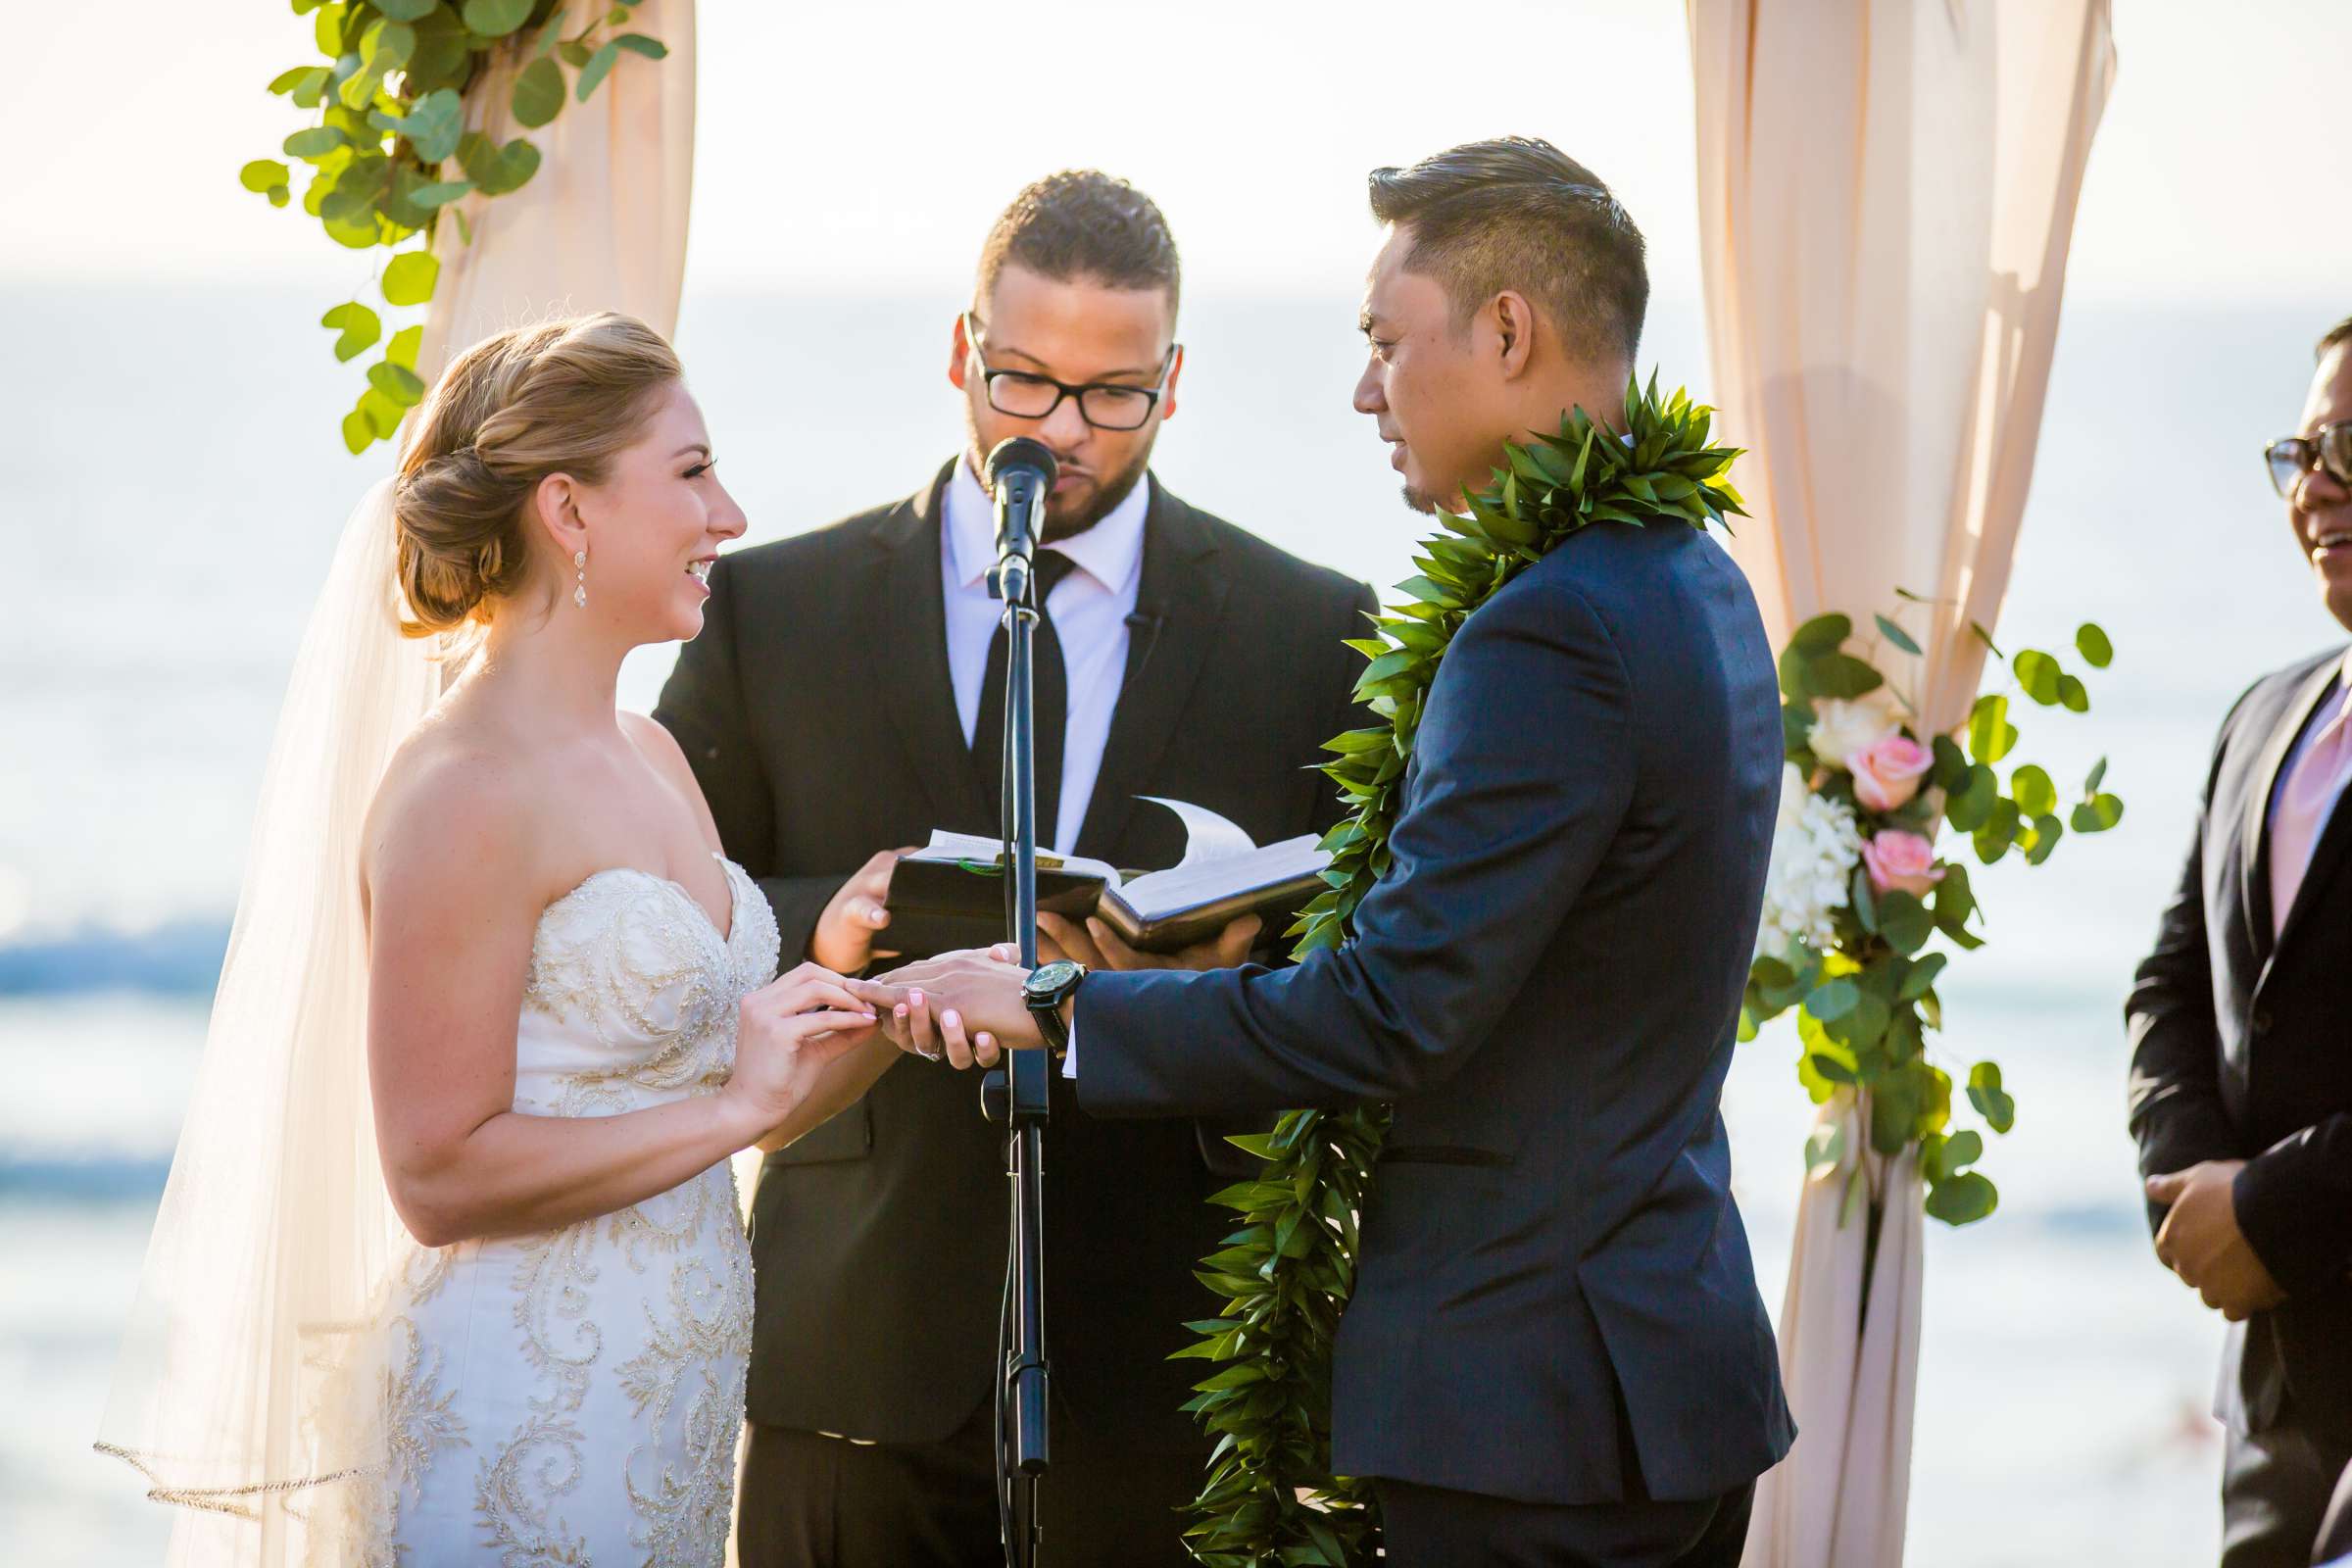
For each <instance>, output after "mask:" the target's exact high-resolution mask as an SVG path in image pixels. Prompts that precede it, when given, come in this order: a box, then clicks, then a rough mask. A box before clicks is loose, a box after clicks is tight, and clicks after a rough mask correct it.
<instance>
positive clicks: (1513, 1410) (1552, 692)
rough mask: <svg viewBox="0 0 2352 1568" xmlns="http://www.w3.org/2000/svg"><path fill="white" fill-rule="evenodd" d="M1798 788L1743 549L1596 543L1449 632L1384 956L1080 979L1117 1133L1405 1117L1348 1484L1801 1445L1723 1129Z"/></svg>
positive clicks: (1352, 1336)
mask: <svg viewBox="0 0 2352 1568" xmlns="http://www.w3.org/2000/svg"><path fill="white" fill-rule="evenodd" d="M1781 768H1782V739H1781V720H1780V713H1779V698H1778V694H1777V691H1776V688H1775V682H1774V677H1773V662H1772V657H1771V653H1770V650H1769V648H1768V647H1767V646H1766V642H1765V637H1764V629H1763V626H1762V623H1761V621H1760V620H1759V619H1758V616H1757V613H1756V606H1755V601H1754V598H1753V596H1752V595H1751V594H1750V592H1749V590H1748V586H1747V582H1746V579H1745V578H1744V577H1742V576H1741V574H1740V570H1739V568H1738V567H1737V566H1735V565H1734V564H1733V563H1732V561H1731V558H1730V557H1729V556H1727V555H1726V554H1725V553H1724V551H1723V550H1722V548H1721V547H1720V546H1719V545H1717V544H1716V543H1715V542H1714V541H1713V540H1712V539H1709V538H1707V537H1705V536H1704V535H1702V534H1700V533H1699V532H1697V531H1696V530H1694V529H1692V528H1691V527H1689V526H1688V525H1685V524H1682V523H1672V524H1669V523H1657V524H1653V525H1651V526H1648V527H1635V526H1631V525H1628V524H1622V523H1602V524H1596V525H1593V526H1590V527H1587V528H1585V529H1583V530H1580V531H1579V532H1577V533H1576V534H1573V535H1571V536H1570V537H1569V538H1568V539H1567V540H1566V541H1565V542H1563V543H1562V544H1561V545H1559V546H1558V547H1557V548H1556V549H1554V550H1553V551H1552V553H1551V554H1550V555H1548V556H1547V557H1545V558H1544V560H1543V561H1542V562H1541V563H1539V564H1536V565H1533V566H1531V567H1529V568H1528V569H1527V570H1526V571H1524V572H1522V573H1521V574H1520V576H1519V577H1518V578H1516V579H1515V580H1514V581H1512V582H1511V583H1510V584H1509V585H1508V586H1506V587H1505V588H1503V589H1502V590H1501V591H1500V592H1498V593H1497V594H1495V597H1494V598H1493V600H1491V601H1490V602H1489V603H1488V604H1487V605H1486V606H1485V607H1484V608H1482V609H1481V610H1479V611H1478V612H1477V613H1474V614H1473V615H1472V616H1471V617H1470V618H1469V620H1468V621H1467V622H1466V623H1465V624H1464V625H1463V627H1462V628H1461V630H1460V632H1459V633H1458V634H1457V635H1456V637H1455V638H1454V641H1453V643H1452V645H1451V647H1450V648H1449V650H1448V651H1447V653H1446V657H1445V661H1444V662H1443V663H1442V664H1441V665H1440V667H1439V672H1438V676H1437V680H1436V683H1435V685H1434V686H1433V688H1432V689H1431V692H1430V695H1429V701H1428V705H1427V708H1426V710H1425V711H1424V714H1423V717H1422V721H1421V725H1420V731H1419V736H1418V740H1417V742H1416V746H1415V752H1414V760H1413V764H1412V766H1411V768H1410V769H1409V770H1408V772H1407V774H1406V781H1405V791H1404V802H1403V805H1402V809H1401V812H1400V814H1399V816H1398V819H1397V824H1396V827H1395V830H1394V833H1393V835H1392V839H1391V845H1392V849H1393V852H1394V863H1393V866H1392V868H1391V870H1390V871H1389V873H1388V875H1387V876H1386V877H1385V878H1384V879H1383V880H1382V882H1381V883H1380V885H1379V886H1378V888H1376V889H1375V890H1374V891H1373V892H1372V893H1371V895H1370V896H1368V897H1367V898H1366V899H1365V900H1364V902H1363V904H1362V905H1361V906H1360V907H1358V909H1357V911H1356V930H1357V935H1356V940H1355V941H1354V942H1353V944H1352V945H1350V946H1349V947H1348V948H1347V949H1345V950H1342V951H1338V952H1325V953H1318V954H1316V955H1314V956H1311V957H1310V958H1309V959H1308V960H1307V961H1306V962H1304V963H1302V964H1300V965H1299V966H1297V967H1295V968H1289V969H1282V970H1271V969H1266V968H1262V967H1255V966H1252V967H1247V968H1241V969H1227V970H1221V971H1217V972H1214V973H1209V974H1180V973H1151V972H1142V973H1129V974H1111V973H1098V974H1095V975H1092V976H1090V977H1089V978H1088V979H1087V981H1086V983H1085V984H1084V985H1082V986H1081V987H1080V988H1079V991H1078V995H1077V1002H1076V1013H1075V1017H1076V1035H1077V1054H1078V1059H1077V1062H1076V1075H1077V1087H1078V1098H1079V1103H1080V1104H1081V1105H1082V1106H1084V1108H1085V1109H1086V1110H1088V1111H1089V1112H1091V1113H1093V1114H1097V1115H1120V1114H1130V1115H1168V1114H1178V1113H1183V1114H1195V1115H1207V1114H1213V1113H1217V1112H1228V1111H1238V1110H1274V1109H1278V1108H1281V1107H1285V1106H1295V1105H1305V1106H1325V1107H1341V1106H1347V1105H1350V1104H1354V1103H1361V1102H1366V1101H1393V1102H1395V1103H1396V1120H1395V1124H1394V1127H1393V1129H1392V1131H1391V1134H1390V1142H1389V1146H1388V1150H1387V1152H1386V1153H1385V1154H1384V1156H1383V1159H1382V1162H1381V1168H1380V1171H1379V1173H1378V1179H1377V1181H1376V1182H1375V1184H1374V1188H1373V1191H1372V1193H1371V1195H1370V1197H1369V1198H1368V1199H1367V1201H1366V1203H1365V1212H1364V1214H1363V1223H1362V1256H1361V1259H1360V1264H1359V1269H1358V1274H1357V1282H1356V1287H1355V1294H1354V1298H1353V1299H1352V1301H1351V1302H1350V1303H1349V1306H1348V1312H1347V1315H1346V1318H1345V1320H1344V1322H1343V1324H1342V1327H1341V1330H1340V1336H1339V1343H1338V1347H1337V1350H1336V1364H1335V1367H1334V1387H1333V1410H1332V1420H1333V1442H1332V1448H1333V1464H1334V1467H1335V1468H1336V1469H1337V1470H1338V1472H1339V1473H1340V1474H1342V1475H1352V1476H1380V1477H1389V1478H1393V1479H1396V1480H1401V1481H1409V1482H1415V1483H1419V1484H1422V1485H1428V1486H1439V1487H1447V1488H1452V1489H1455V1490H1459V1491H1466V1492H1475V1493H1482V1494H1486V1495H1495V1496H1501V1497H1510V1498H1517V1499H1521V1500H1525V1501H1532V1502H1552V1503H1585V1502H1599V1501H1617V1500H1622V1499H1626V1498H1629V1497H1641V1496H1643V1495H1647V1496H1651V1497H1656V1498H1660V1499H1696V1498H1703V1497H1711V1496H1714V1495H1720V1494H1722V1493H1725V1492H1728V1491H1730V1490H1732V1489H1734V1488H1736V1487H1738V1486H1740V1485H1741V1484H1743V1483H1745V1482H1747V1481H1749V1480H1751V1479H1752V1478H1754V1477H1755V1476H1756V1475H1758V1474H1759V1473H1761V1472H1762V1471H1764V1470H1766V1469H1768V1468H1770V1467H1771V1466H1772V1465H1773V1464H1774V1463H1775V1462H1777V1461H1778V1460H1779V1459H1780V1457H1781V1456H1782V1454H1784V1453H1785V1452H1787V1451H1788V1448H1789V1443H1790V1442H1791V1441H1792V1439H1793V1436H1794V1429H1793V1427H1792V1425H1791V1423H1790V1421H1789V1410H1788V1406H1787V1403H1786V1402H1785V1400H1784V1398H1783V1397H1782V1393H1781V1382H1780V1368H1779V1360H1778V1357H1777V1355H1776V1354H1775V1350H1774V1346H1773V1338H1772V1328H1771V1324H1770V1322H1769V1320H1768V1319H1767V1318H1766V1316H1765V1312H1764V1304H1763V1301H1762V1300H1761V1299H1759V1298H1758V1296H1757V1294H1756V1283H1755V1272H1754V1267H1753V1265H1752V1263H1751V1262H1750V1260H1749V1257H1748V1250H1747V1237H1746V1233H1745V1231H1744V1230H1743V1229H1742V1227H1741V1225H1740V1214H1739V1211H1738V1209H1737V1208H1736V1207H1735V1206H1734V1204H1733V1201H1732V1194H1731V1159H1730V1151H1729V1148H1728V1146H1727V1144H1726V1141H1725V1136H1724V1127H1723V1118H1722V1114H1721V1109H1720V1101H1721V1095H1722V1088H1723V1079H1724V1074H1725V1072H1726V1070H1727V1069H1728V1067H1729V1065H1730V1062H1731V1055H1732V1049H1733V1044H1734V1041H1735V1038H1736V1035H1737V1025H1738V1016H1739V1011H1740V992H1741V987H1742V986H1743V984H1744V982H1745V979H1746V974H1747V965H1748V959H1749V955H1750V951H1751V949H1752V947H1753V944H1754V942H1755V935H1756V929H1757V923H1758V919H1759V916H1760V911H1761V907H1762V900H1763V888H1764V873H1765V865H1766V861H1767V858H1768V856H1769V853H1770V847H1771V840H1772V829H1773V822H1774V817H1775V814H1776V810H1777V807H1778V802H1779V797H1780V780H1781Z"/></svg>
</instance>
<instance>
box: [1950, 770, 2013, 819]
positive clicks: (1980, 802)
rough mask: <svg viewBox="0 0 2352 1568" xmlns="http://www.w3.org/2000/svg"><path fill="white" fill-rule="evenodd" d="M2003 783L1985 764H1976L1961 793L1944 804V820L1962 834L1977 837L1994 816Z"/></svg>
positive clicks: (1960, 789)
mask: <svg viewBox="0 0 2352 1568" xmlns="http://www.w3.org/2000/svg"><path fill="white" fill-rule="evenodd" d="M2000 792H2001V781H2000V780H1999V779H1997V778H1995V777H1994V776H1993V772H1992V769H1991V768H1989V767H1986V766H1985V764H1984V763H1982V762H1977V763H1974V764H1972V765H1971V766H1970V767H1969V769H1968V772H1967V774H1966V775H1965V777H1964V778H1963V780H1962V782H1961V786H1960V788H1959V790H1958V791H1957V792H1955V793H1954V794H1952V795H1951V796H1950V797H1949V798H1948V799H1947V800H1946V801H1945V803H1944V809H1943V814H1944V820H1946V821H1948V822H1950V823H1951V824H1952V827H1953V828H1954V829H1955V830H1956V831H1958V832H1961V833H1974V832H1975V831H1976V830H1977V829H1978V828H1981V827H1983V826H1984V825H1985V822H1986V820H1987V819H1989V818H1990V817H1991V815H1992V808H1993V805H1994V803H1995V802H1996V801H1998V800H1999V799H2000Z"/></svg>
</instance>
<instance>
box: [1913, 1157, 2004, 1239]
mask: <svg viewBox="0 0 2352 1568" xmlns="http://www.w3.org/2000/svg"><path fill="white" fill-rule="evenodd" d="M1999 1202H2000V1193H1999V1192H1998V1191H1997V1190H1996V1189H1995V1188H1994V1187H1993V1185H1992V1183H1991V1182H1989V1181H1986V1180H1985V1178H1984V1177H1983V1176H1980V1175H1978V1174H1977V1173H1976V1172H1975V1171H1973V1170H1972V1171H1965V1172H1963V1173H1962V1174H1960V1175H1958V1176H1955V1177H1953V1178H1952V1179H1951V1180H1950V1181H1946V1182H1938V1183H1936V1185H1935V1186H1934V1187H1933V1188H1931V1189H1929V1192H1928V1201H1927V1203H1926V1204H1925V1207H1926V1209H1927V1213H1928V1217H1929V1218H1931V1219H1939V1220H1941V1221H1943V1223H1945V1224H1946V1225H1971V1224H1974V1223H1976V1222H1977V1221H1978V1220H1981V1219H1985V1218H1986V1217H1988V1216H1989V1215H1990V1214H1991V1213H1992V1211H1993V1209H1994V1208H1995V1207H1997V1206H1998V1205H1999Z"/></svg>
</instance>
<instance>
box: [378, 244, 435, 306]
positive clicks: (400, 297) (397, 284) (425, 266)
mask: <svg viewBox="0 0 2352 1568" xmlns="http://www.w3.org/2000/svg"><path fill="white" fill-rule="evenodd" d="M440 277H441V263H440V261H439V260H438V259H436V258H435V257H434V256H433V254H432V253H431V252H430V251H404V252H402V253H401V254H400V255H398V256H395V257H393V258H392V260H391V262H390V263H389V264H387V265H386V266H385V268H384V298H385V300H387V301H388V302H390V303H391V304H394V305H404V306H406V305H422V304H423V303H424V302H425V301H427V300H429V299H431V298H432V297H433V285H434V284H435V283H436V282H438V281H439V280H440Z"/></svg>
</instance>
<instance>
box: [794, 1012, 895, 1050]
mask: <svg viewBox="0 0 2352 1568" xmlns="http://www.w3.org/2000/svg"><path fill="white" fill-rule="evenodd" d="M874 1022H875V1020H874V1015H873V1014H872V1013H870V1012H842V1011H839V1010H837V1009H830V1008H828V1009H825V1010H823V1011H818V1012H796V1013H794V1014H793V1015H792V1040H793V1043H794V1044H795V1045H806V1044H808V1043H809V1041H811V1040H813V1039H815V1038H816V1037H817V1036H818V1035H823V1034H831V1033H832V1032H833V1031H835V1030H837V1029H838V1030H844V1031H852V1032H856V1031H863V1030H867V1029H871V1028H872V1027H873V1026H874Z"/></svg>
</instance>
